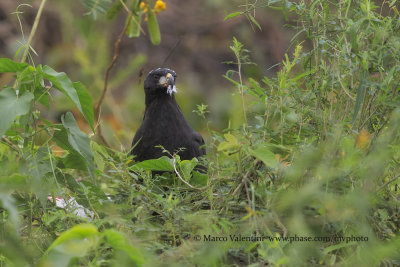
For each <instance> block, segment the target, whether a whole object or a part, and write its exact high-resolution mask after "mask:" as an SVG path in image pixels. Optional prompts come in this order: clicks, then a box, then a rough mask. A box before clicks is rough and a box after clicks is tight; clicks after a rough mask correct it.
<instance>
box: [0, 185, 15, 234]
mask: <svg viewBox="0 0 400 267" xmlns="http://www.w3.org/2000/svg"><path fill="white" fill-rule="evenodd" d="M0 207H1V208H2V209H3V208H4V209H6V210H7V211H8V214H9V215H8V217H9V218H10V221H11V223H12V224H13V225H14V226H15V227H16V228H17V229H18V226H19V217H18V209H17V205H16V202H15V199H14V198H13V197H12V196H11V195H10V194H8V193H5V192H0Z"/></svg>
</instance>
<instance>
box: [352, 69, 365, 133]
mask: <svg viewBox="0 0 400 267" xmlns="http://www.w3.org/2000/svg"><path fill="white" fill-rule="evenodd" d="M366 76H367V71H365V70H364V71H363V73H362V74H361V80H360V84H359V85H358V89H357V98H356V105H355V106H354V112H353V119H352V120H351V125H352V126H354V122H355V121H356V118H357V115H358V112H359V111H360V108H361V104H362V102H364V98H365V93H366V92H367V87H366V86H365V84H366V79H367V78H366Z"/></svg>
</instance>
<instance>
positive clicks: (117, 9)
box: [106, 0, 125, 20]
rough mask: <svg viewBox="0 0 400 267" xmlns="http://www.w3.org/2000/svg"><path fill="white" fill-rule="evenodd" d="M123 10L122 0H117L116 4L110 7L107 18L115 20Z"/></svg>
mask: <svg viewBox="0 0 400 267" xmlns="http://www.w3.org/2000/svg"><path fill="white" fill-rule="evenodd" d="M124 2H125V1H124ZM121 10H122V4H121V2H120V1H119V0H118V1H115V2H114V4H113V5H112V6H111V7H110V9H109V10H108V11H107V15H106V17H107V19H108V20H114V19H115V18H116V17H117V15H118V14H119V12H120V11H121Z"/></svg>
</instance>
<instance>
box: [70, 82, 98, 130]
mask: <svg viewBox="0 0 400 267" xmlns="http://www.w3.org/2000/svg"><path fill="white" fill-rule="evenodd" d="M73 85H74V88H75V90H76V92H77V93H78V98H79V102H80V103H81V106H82V114H83V116H84V117H85V119H86V121H87V122H88V123H89V125H90V127H91V128H92V131H93V132H94V112H93V102H92V98H91V97H90V95H89V93H88V92H87V90H86V88H85V87H84V86H83V84H82V83H81V82H74V83H73Z"/></svg>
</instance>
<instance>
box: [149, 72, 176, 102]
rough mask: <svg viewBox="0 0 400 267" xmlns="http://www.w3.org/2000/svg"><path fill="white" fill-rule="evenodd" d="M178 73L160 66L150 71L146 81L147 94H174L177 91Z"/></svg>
mask: <svg viewBox="0 0 400 267" xmlns="http://www.w3.org/2000/svg"><path fill="white" fill-rule="evenodd" d="M175 79H176V73H175V71H173V70H171V69H167V68H158V69H155V70H152V71H150V72H149V74H148V75H147V77H146V80H145V81H144V91H145V92H146V94H150V95H155V94H168V95H170V96H172V95H173V94H174V93H176V91H177V90H176V86H175Z"/></svg>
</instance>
